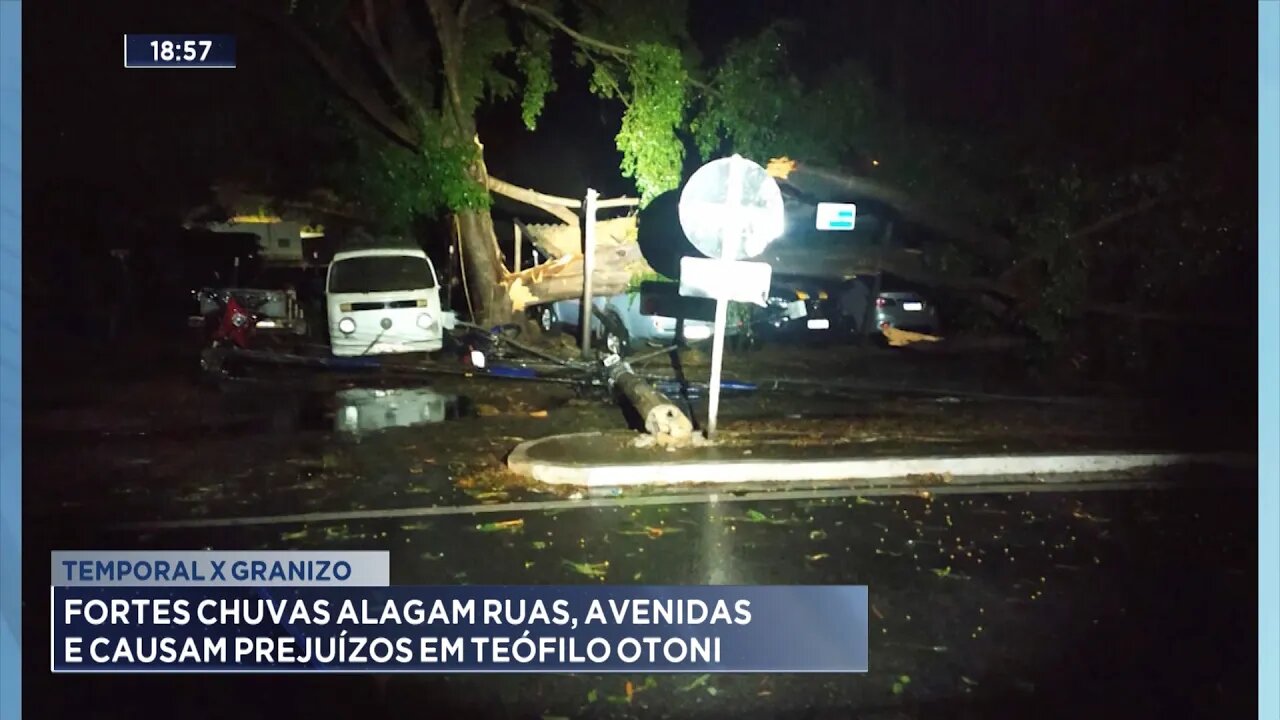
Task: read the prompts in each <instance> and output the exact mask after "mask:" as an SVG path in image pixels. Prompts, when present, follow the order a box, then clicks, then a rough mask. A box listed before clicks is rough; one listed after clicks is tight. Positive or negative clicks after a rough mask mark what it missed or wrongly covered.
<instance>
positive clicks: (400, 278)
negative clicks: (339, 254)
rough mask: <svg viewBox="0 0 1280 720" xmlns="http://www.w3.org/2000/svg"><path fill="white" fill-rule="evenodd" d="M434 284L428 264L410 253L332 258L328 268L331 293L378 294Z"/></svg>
mask: <svg viewBox="0 0 1280 720" xmlns="http://www.w3.org/2000/svg"><path fill="white" fill-rule="evenodd" d="M433 287H435V280H434V278H433V277H432V275H431V264H430V263H428V262H427V260H426V258H422V257H416V256H413V255H368V256H365V257H354V258H347V259H346V260H338V261H335V262H334V263H333V265H332V267H330V269H329V292H331V293H380V292H400V291H402V290H425V289H429V288H433Z"/></svg>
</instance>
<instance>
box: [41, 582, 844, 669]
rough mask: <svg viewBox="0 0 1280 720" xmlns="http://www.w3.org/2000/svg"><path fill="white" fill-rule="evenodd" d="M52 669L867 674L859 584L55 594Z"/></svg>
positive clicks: (59, 590) (76, 590) (67, 590)
mask: <svg viewBox="0 0 1280 720" xmlns="http://www.w3.org/2000/svg"><path fill="white" fill-rule="evenodd" d="M52 595H53V598H52V600H53V627H52V638H51V644H52V648H53V659H52V665H53V669H54V670H55V672H79V673H105V672H190V673H208V672H240V673H259V672H261V673H269V672H300V671H313V672H347V673H351V672H377V673H386V672H416V673H434V672H441V673H444V672H448V673H459V672H466V673H489V672H513V673H514V672H520V673H528V672H535V673H546V672H554V673H562V672H592V673H612V672H671V673H682V672H692V673H712V672H716V673H720V672H752V673H756V672H758V673H768V672H789V673H859V672H866V670H867V636H868V631H867V587H866V586H864V585H857V586H853V585H849V586H841V585H823V586H765V587H745V586H650V587H643V586H639V587H637V586H631V587H620V586H604V587H602V586H594V585H566V586H422V587H390V588H323V589H321V588H290V589H284V588H257V589H252V588H226V587H205V588H193V587H184V588H154V587H146V588H123V587H111V588H83V587H55V588H52Z"/></svg>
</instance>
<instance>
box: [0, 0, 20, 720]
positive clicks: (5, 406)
mask: <svg viewBox="0 0 1280 720" xmlns="http://www.w3.org/2000/svg"><path fill="white" fill-rule="evenodd" d="M21 428H22V3H20V2H8V1H6V0H0V718H6V719H7V718H17V717H21V716H22V476H21V472H22V441H21V432H22V430H21Z"/></svg>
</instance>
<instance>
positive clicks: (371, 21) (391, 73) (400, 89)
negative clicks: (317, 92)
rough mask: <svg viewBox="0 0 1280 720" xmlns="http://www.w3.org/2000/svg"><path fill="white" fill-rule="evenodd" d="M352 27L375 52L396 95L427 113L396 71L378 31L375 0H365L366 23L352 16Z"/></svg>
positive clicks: (416, 109) (412, 107) (409, 104)
mask: <svg viewBox="0 0 1280 720" xmlns="http://www.w3.org/2000/svg"><path fill="white" fill-rule="evenodd" d="M351 28H352V30H354V31H355V33H356V36H357V37H359V38H360V39H361V40H362V41H363V42H364V44H365V46H366V47H368V48H369V52H371V53H372V54H373V58H374V60H375V61H376V62H377V63H378V67H379V68H381V69H382V73H383V75H385V76H386V78H387V82H389V83H391V87H392V88H394V89H395V91H396V95H398V96H399V97H400V99H401V100H402V101H403V102H404V104H405V105H406V106H407V107H408V108H409V109H410V110H413V111H415V112H417V113H419V114H425V110H424V108H423V105H422V101H421V100H420V99H419V98H416V97H414V95H413V93H411V92H409V88H408V87H407V86H406V85H405V84H404V82H403V81H401V80H400V75H399V73H397V72H396V68H395V63H394V62H393V61H392V59H391V53H390V52H389V51H388V50H387V46H386V45H385V44H383V42H382V37H381V34H380V33H379V31H378V17H377V13H375V12H374V10H373V0H364V25H363V26H361V24H360V23H358V22H356V20H355V19H354V18H352V20H351Z"/></svg>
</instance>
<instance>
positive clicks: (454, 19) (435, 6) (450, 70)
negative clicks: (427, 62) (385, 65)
mask: <svg viewBox="0 0 1280 720" xmlns="http://www.w3.org/2000/svg"><path fill="white" fill-rule="evenodd" d="M426 4H427V11H428V12H430V13H431V21H432V22H433V23H435V26H436V36H437V37H439V38H440V56H441V57H442V58H443V63H444V73H443V74H444V84H445V95H446V96H447V97H448V99H449V104H450V106H451V107H452V108H453V115H454V122H455V123H456V125H457V127H458V130H459V131H460V132H462V133H463V134H466V133H469V132H473V131H474V129H475V128H474V127H473V126H474V121H473V120H474V119H469V118H468V116H467V113H466V112H465V111H464V110H463V107H462V96H461V95H459V94H458V85H459V84H460V83H461V82H462V80H461V78H460V77H459V73H460V72H461V64H462V42H463V38H462V27H461V25H460V24H459V18H458V16H456V15H454V14H453V10H452V8H450V7H449V3H448V2H446V0H426Z"/></svg>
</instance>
